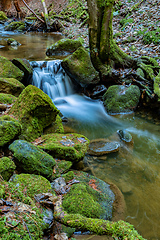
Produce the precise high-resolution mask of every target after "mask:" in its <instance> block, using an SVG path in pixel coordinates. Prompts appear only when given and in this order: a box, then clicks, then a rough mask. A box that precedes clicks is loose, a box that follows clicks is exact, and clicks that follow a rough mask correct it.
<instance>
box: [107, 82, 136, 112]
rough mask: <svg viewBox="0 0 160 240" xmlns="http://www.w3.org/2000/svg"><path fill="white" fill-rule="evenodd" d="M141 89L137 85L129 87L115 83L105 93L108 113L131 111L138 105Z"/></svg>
mask: <svg viewBox="0 0 160 240" xmlns="http://www.w3.org/2000/svg"><path fill="white" fill-rule="evenodd" d="M139 98H140V90H139V87H137V86H136V85H131V86H129V87H126V86H123V85H113V86H111V87H109V88H108V90H107V92H106V93H105V94H104V96H103V99H104V106H105V109H106V111H107V113H108V114H120V113H130V112H132V111H133V110H134V109H135V108H136V107H137V105H138V102H139Z"/></svg>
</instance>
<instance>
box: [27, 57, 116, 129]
mask: <svg viewBox="0 0 160 240" xmlns="http://www.w3.org/2000/svg"><path fill="white" fill-rule="evenodd" d="M31 65H32V67H33V68H34V72H33V81H32V85H34V86H36V87H38V88H40V89H41V90H42V91H43V92H45V93H46V94H47V95H48V96H49V97H50V98H51V99H52V101H53V103H54V104H55V105H56V107H57V108H58V109H59V110H60V112H61V113H62V114H63V116H65V117H67V118H69V119H74V120H76V121H78V122H80V123H82V125H84V124H85V127H86V125H89V126H88V127H89V128H90V130H91V131H92V130H93V128H94V127H95V126H97V124H98V125H100V126H101V127H102V128H106V129H112V130H113V131H115V128H117V126H120V123H119V122H118V121H117V120H116V119H115V118H114V117H111V116H109V115H108V114H107V113H106V111H105V109H104V107H103V104H102V102H101V101H98V100H92V99H90V98H89V97H86V96H84V95H82V94H77V93H76V91H75V89H74V85H73V83H72V80H71V79H70V77H69V76H68V75H67V74H66V72H65V70H64V69H63V68H62V66H61V60H52V61H45V62H44V61H36V62H35V61H34V62H31ZM81 127H82V126H81Z"/></svg>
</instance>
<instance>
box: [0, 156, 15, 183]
mask: <svg viewBox="0 0 160 240" xmlns="http://www.w3.org/2000/svg"><path fill="white" fill-rule="evenodd" d="M15 169H16V165H15V164H14V162H13V161H12V160H11V159H10V158H8V157H2V158H0V175H1V176H2V177H3V179H4V180H5V181H8V180H9V179H10V177H11V176H12V175H13V172H14V170H15Z"/></svg>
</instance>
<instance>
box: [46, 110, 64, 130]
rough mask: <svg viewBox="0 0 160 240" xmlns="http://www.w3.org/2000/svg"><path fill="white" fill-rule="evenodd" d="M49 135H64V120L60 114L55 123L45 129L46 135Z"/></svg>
mask: <svg viewBox="0 0 160 240" xmlns="http://www.w3.org/2000/svg"><path fill="white" fill-rule="evenodd" d="M48 133H64V128H63V124H62V119H61V117H60V116H59V114H57V116H56V120H55V122H53V123H52V124H51V125H50V126H48V127H47V128H45V129H44V134H48Z"/></svg>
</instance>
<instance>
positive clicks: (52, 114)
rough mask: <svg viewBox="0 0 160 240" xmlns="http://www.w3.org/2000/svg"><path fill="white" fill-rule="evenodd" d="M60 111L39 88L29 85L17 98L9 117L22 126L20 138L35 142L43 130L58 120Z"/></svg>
mask: <svg viewBox="0 0 160 240" xmlns="http://www.w3.org/2000/svg"><path fill="white" fill-rule="evenodd" d="M58 113H59V110H58V109H57V108H56V107H55V105H54V104H53V102H52V100H51V99H50V98H49V96H48V95H47V94H45V93H44V92H43V91H42V90H40V89H39V88H37V87H35V86H32V85H29V86H27V87H26V88H25V89H24V90H23V92H22V93H21V94H20V96H19V97H18V98H17V100H16V102H15V103H14V105H13V106H12V107H11V109H10V110H9V112H8V115H12V116H14V117H15V118H16V119H18V120H19V122H20V123H21V125H22V133H21V136H20V138H21V139H25V140H27V141H33V140H35V139H36V138H38V137H39V136H41V134H42V133H43V129H44V128H45V127H47V126H49V125H50V124H52V123H53V122H54V121H55V120H56V116H57V114H58Z"/></svg>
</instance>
